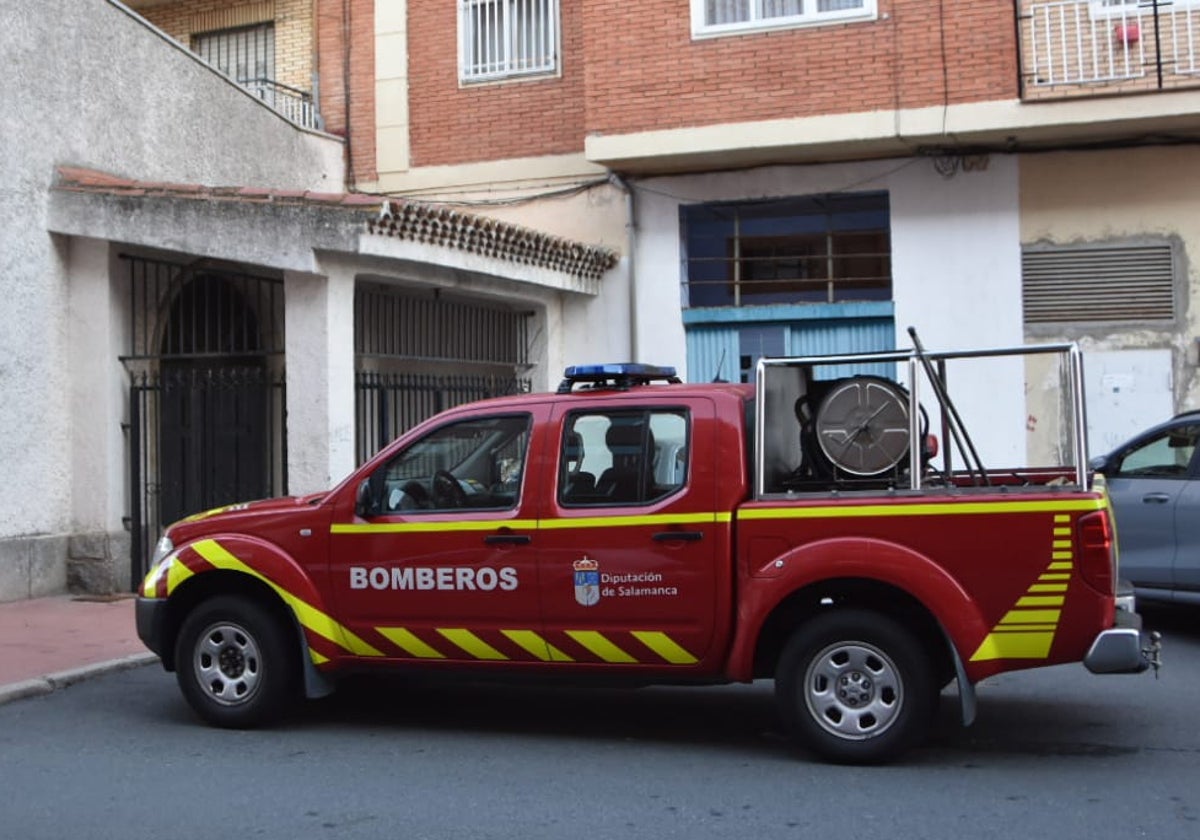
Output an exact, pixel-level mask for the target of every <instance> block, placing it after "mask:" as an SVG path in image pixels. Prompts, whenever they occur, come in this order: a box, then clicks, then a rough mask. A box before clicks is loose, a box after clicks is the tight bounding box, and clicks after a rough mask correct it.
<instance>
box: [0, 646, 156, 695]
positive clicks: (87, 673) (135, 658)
mask: <svg viewBox="0 0 1200 840" xmlns="http://www.w3.org/2000/svg"><path fill="white" fill-rule="evenodd" d="M157 661H158V656H157V655H155V654H153V653H135V654H133V655H132V656H126V657H122V658H121V659H110V660H109V661H107V662H97V663H96V664H94V665H83V666H81V667H79V668H70V669H68V670H66V671H56V672H55V673H53V674H47V675H46V676H44V677H34V678H33V679H29V680H22V681H21V682H16V683H10V684H9V685H0V706H3V705H4V704H6V703H12V702H14V701H16V700H24V699H25V698H27V697H40V696H41V695H43V694H50V693H52V692H55V691H57V690H58V689H60V688H67V687H68V686H72V685H75V683H78V682H83V681H84V680H88V679H91V678H92V677H99V676H103V675H104V674H111V673H115V672H117V671H128V670H130V669H132V668H141V667H142V666H144V665H150V664H152V663H154V662H157Z"/></svg>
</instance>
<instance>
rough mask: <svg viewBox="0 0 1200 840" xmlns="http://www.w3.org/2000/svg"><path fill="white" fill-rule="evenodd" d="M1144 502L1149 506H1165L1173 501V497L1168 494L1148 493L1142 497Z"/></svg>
mask: <svg viewBox="0 0 1200 840" xmlns="http://www.w3.org/2000/svg"><path fill="white" fill-rule="evenodd" d="M1142 501H1143V502H1145V503H1146V504H1148V505H1165V504H1166V503H1167V502H1169V501H1171V497H1170V496H1168V495H1167V494H1166V493H1147V494H1146V495H1145V496H1142Z"/></svg>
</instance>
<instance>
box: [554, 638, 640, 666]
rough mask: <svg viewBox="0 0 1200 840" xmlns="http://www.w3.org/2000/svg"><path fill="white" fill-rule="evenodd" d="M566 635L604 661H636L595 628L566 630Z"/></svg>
mask: <svg viewBox="0 0 1200 840" xmlns="http://www.w3.org/2000/svg"><path fill="white" fill-rule="evenodd" d="M566 632H567V635H568V636H570V637H571V638H572V639H574V640H575V641H576V642H578V643H579V644H581V645H583V646H584V647H585V648H587V649H588V650H590V651H591V652H592V653H594V654H596V656H598V657H600V658H601V659H603V660H604V661H605V662H637V660H636V659H634V658H633V657H632V656H630V655H629V654H628V653H626V652H625V651H623V650H621V649H620V648H619V647H617V646H616V645H614V644H613V643H612V642H610V641H609V640H608V639H607V638H605V637H604V636H602V635H601V634H599V633H597V632H596V631H595V630H568V631H566Z"/></svg>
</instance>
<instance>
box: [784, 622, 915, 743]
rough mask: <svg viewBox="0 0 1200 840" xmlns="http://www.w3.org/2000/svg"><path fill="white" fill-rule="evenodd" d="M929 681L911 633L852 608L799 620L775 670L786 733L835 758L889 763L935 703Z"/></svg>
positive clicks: (893, 623) (894, 624) (909, 739)
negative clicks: (799, 622) (799, 623)
mask: <svg viewBox="0 0 1200 840" xmlns="http://www.w3.org/2000/svg"><path fill="white" fill-rule="evenodd" d="M934 683H935V678H934V674H933V670H932V668H931V664H930V661H929V656H928V654H927V653H926V651H925V649H924V648H923V647H922V645H921V643H920V641H919V640H918V639H917V637H916V636H915V635H914V634H913V633H912V632H910V631H909V630H908V629H906V628H905V627H904V626H903V625H901V624H899V623H897V622H896V621H894V620H892V619H891V618H888V617H887V616H884V615H881V614H879V613H876V612H870V611H868V610H853V609H845V610H837V611H832V612H827V613H823V614H820V615H817V616H816V617H814V618H812V619H810V620H809V621H807V622H805V623H804V624H803V625H801V626H800V627H799V629H797V630H796V632H795V633H794V634H793V635H792V638H791V639H790V640H789V641H788V643H787V645H786V646H785V647H784V649H783V653H782V655H781V656H780V658H779V667H778V670H777V671H776V674H775V692H776V697H777V699H778V701H779V705H780V711H781V713H782V715H783V719H784V722H785V723H786V724H787V726H788V728H789V730H790V731H791V732H792V734H793V736H794V737H795V738H796V740H797V741H798V742H799V743H800V744H801V745H802V746H803V747H805V748H807V749H809V750H811V751H812V752H814V753H816V754H817V755H819V756H821V757H822V758H824V759H826V760H829V761H833V762H837V763H839V764H877V763H881V762H885V761H889V760H892V759H894V758H896V757H898V756H899V755H901V754H902V753H903V752H905V751H906V750H908V749H909V748H910V747H913V746H915V745H916V744H918V743H919V742H920V741H922V740H923V739H924V738H925V736H926V734H927V733H928V730H929V726H930V722H931V719H932V717H933V713H934V710H935V708H936V706H935V700H936V697H937V689H936V686H935V685H934Z"/></svg>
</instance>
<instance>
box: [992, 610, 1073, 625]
mask: <svg viewBox="0 0 1200 840" xmlns="http://www.w3.org/2000/svg"><path fill="white" fill-rule="evenodd" d="M1061 613H1062V610H1009V612H1008V613H1006V614H1005V616H1004V618H1002V619H1000V623H1001V624H1053V623H1057V622H1058V616H1059V615H1060V614H1061Z"/></svg>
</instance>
